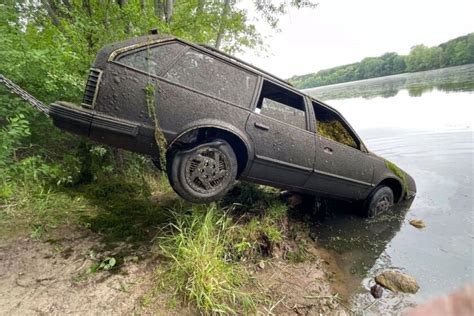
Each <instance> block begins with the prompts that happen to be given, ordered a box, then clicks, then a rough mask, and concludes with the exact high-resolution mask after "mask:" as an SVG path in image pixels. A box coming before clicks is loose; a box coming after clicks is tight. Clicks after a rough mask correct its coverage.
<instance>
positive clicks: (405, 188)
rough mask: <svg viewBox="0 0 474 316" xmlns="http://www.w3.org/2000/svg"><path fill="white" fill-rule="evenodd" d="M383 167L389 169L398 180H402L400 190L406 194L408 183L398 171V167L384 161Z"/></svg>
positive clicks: (402, 173) (399, 170)
mask: <svg viewBox="0 0 474 316" xmlns="http://www.w3.org/2000/svg"><path fill="white" fill-rule="evenodd" d="M385 166H386V167H387V168H389V169H390V170H392V171H393V173H394V174H395V175H396V176H397V177H398V178H400V180H402V189H403V192H407V188H408V182H407V178H406V176H405V173H404V172H403V171H402V170H401V169H400V168H398V166H397V165H396V164H394V163H393V162H391V161H389V160H387V159H385Z"/></svg>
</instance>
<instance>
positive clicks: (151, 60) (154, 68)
mask: <svg viewBox="0 0 474 316" xmlns="http://www.w3.org/2000/svg"><path fill="white" fill-rule="evenodd" d="M184 48H185V46H184V45H183V44H180V43H177V42H173V43H166V44H161V45H158V46H152V47H148V48H144V49H141V50H138V51H134V52H132V53H128V54H125V55H122V56H120V57H119V58H118V60H117V62H119V63H121V64H124V65H127V66H130V67H132V68H135V69H138V70H141V71H144V72H146V73H149V74H150V75H155V76H159V75H162V74H163V73H164V72H165V71H166V69H167V68H168V66H169V64H170V63H171V62H172V61H173V59H175V58H176V56H177V55H178V54H179V52H180V51H182V50H183V49H184Z"/></svg>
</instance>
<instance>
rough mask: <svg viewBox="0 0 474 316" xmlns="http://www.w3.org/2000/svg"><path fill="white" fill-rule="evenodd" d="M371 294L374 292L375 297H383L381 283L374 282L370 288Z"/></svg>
mask: <svg viewBox="0 0 474 316" xmlns="http://www.w3.org/2000/svg"><path fill="white" fill-rule="evenodd" d="M370 294H372V296H373V297H374V298H381V297H382V294H383V287H381V286H380V285H378V284H374V285H373V286H372V287H371V288H370Z"/></svg>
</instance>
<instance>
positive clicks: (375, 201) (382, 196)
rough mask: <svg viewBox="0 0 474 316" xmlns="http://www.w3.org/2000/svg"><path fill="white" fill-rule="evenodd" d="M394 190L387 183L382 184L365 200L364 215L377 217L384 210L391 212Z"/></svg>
mask: <svg viewBox="0 0 474 316" xmlns="http://www.w3.org/2000/svg"><path fill="white" fill-rule="evenodd" d="M393 201H394V197H393V191H392V189H390V188H389V187H388V186H386V185H381V186H378V187H377V188H375V190H374V191H373V192H372V193H371V194H370V195H369V197H368V198H367V199H366V200H365V202H364V205H363V209H362V211H363V216H364V217H375V216H377V215H379V214H381V213H384V212H390V211H391V210H392V209H393Z"/></svg>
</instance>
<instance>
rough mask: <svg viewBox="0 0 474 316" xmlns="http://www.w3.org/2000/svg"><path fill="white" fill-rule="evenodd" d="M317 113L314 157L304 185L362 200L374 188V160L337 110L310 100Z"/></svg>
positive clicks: (319, 190) (327, 192) (322, 191)
mask: <svg viewBox="0 0 474 316" xmlns="http://www.w3.org/2000/svg"><path fill="white" fill-rule="evenodd" d="M313 109H314V113H315V115H316V133H315V137H316V157H315V160H314V170H313V173H312V175H311V177H310V179H309V181H308V183H307V184H306V186H307V187H308V188H310V189H312V190H316V191H318V192H321V193H326V194H330V195H335V196H339V197H343V198H350V199H362V198H365V196H366V195H367V193H368V192H369V191H370V189H371V188H372V187H373V184H372V179H373V172H374V166H373V160H372V159H371V158H370V157H369V156H368V155H367V153H366V152H365V151H363V150H361V148H363V146H362V143H361V141H360V139H359V138H358V137H357V136H356V134H355V133H354V131H353V130H352V128H351V127H350V126H349V124H347V122H346V121H345V120H344V119H343V118H342V116H341V115H339V114H338V113H337V112H335V111H333V110H331V109H330V108H328V107H325V106H324V105H322V104H319V103H317V102H313Z"/></svg>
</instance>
